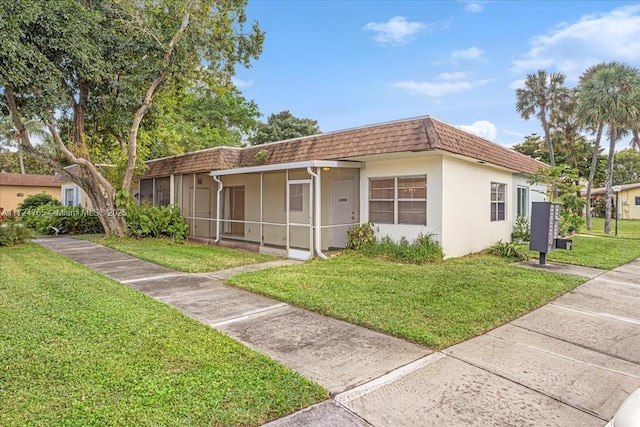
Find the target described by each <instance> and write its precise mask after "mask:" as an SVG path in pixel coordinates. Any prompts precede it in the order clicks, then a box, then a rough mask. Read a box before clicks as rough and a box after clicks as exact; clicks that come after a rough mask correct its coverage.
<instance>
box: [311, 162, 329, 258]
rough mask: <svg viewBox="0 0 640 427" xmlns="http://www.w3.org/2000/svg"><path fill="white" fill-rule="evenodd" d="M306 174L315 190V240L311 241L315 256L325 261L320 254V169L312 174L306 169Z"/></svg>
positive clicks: (323, 255) (324, 256)
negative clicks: (313, 245) (309, 176)
mask: <svg viewBox="0 0 640 427" xmlns="http://www.w3.org/2000/svg"><path fill="white" fill-rule="evenodd" d="M307 172H308V173H309V175H311V176H312V177H313V179H312V180H311V181H312V184H313V187H314V190H315V191H314V192H315V197H314V198H315V199H316V202H315V204H314V206H313V207H314V208H315V212H314V215H313V216H314V221H315V227H314V228H315V230H314V231H315V238H314V239H313V240H314V244H315V252H316V255H318V256H319V257H320V258H322V259H327V256H326V255H325V254H323V253H322V203H321V202H320V200H321V198H322V191H321V190H322V188H321V183H320V174H321V172H320V168H316V172H315V173H314V172H313V170H312V169H311V167H308V168H307Z"/></svg>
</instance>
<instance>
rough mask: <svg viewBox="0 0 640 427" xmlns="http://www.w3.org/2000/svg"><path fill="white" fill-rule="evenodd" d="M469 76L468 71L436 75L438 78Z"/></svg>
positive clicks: (453, 78)
mask: <svg viewBox="0 0 640 427" xmlns="http://www.w3.org/2000/svg"><path fill="white" fill-rule="evenodd" d="M466 77H467V73H462V72H457V73H440V74H438V75H437V76H436V79H438V80H462V79H464V78H466Z"/></svg>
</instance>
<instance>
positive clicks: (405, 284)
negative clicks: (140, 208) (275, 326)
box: [228, 253, 585, 348]
mask: <svg viewBox="0 0 640 427" xmlns="http://www.w3.org/2000/svg"><path fill="white" fill-rule="evenodd" d="M584 281H585V279H582V278H577V277H571V276H564V275H559V274H552V273H547V272H542V271H535V270H530V269H524V268H520V267H516V266H513V265H510V261H508V260H505V259H502V258H499V257H494V256H490V255H473V256H467V257H463V258H457V259H450V260H446V261H443V262H439V263H435V264H427V265H409V264H398V263H393V262H388V261H382V260H373V259H370V258H365V257H361V256H358V255H356V254H353V253H344V254H342V255H339V256H336V257H335V258H333V259H331V260H329V261H311V262H307V263H305V264H302V265H297V266H291V267H285V268H278V269H272V270H263V271H259V272H253V273H245V274H242V275H239V276H234V277H232V278H230V279H228V283H229V284H231V285H233V286H238V287H241V288H245V289H248V290H251V291H254V292H258V293H261V294H265V295H268V296H271V297H274V298H277V299H280V300H283V301H287V302H289V303H292V304H294V305H297V306H301V307H305V308H308V309H310V310H313V311H316V312H319V313H323V314H326V315H328V316H331V317H336V318H339V319H343V320H346V321H348V322H351V323H356V324H359V325H363V326H366V327H369V328H372V329H376V330H380V331H383V332H386V333H389V334H392V335H396V336H399V337H402V338H405V339H408V340H411V341H415V342H418V343H422V344H425V345H427V346H430V347H433V348H444V347H447V346H450V345H452V344H454V343H456V342H459V341H462V340H465V339H467V338H470V337H472V336H475V335H478V334H481V333H483V332H485V331H487V330H490V329H492V328H494V327H496V326H499V325H502V324H504V323H505V322H508V321H510V320H513V319H515V318H517V317H519V316H521V315H523V314H524V313H527V312H528V311H530V310H532V309H534V308H536V307H539V306H540V305H542V304H544V303H546V302H548V301H549V300H551V299H553V298H555V297H556V296H558V295H561V294H563V293H565V292H567V291H568V290H570V289H573V288H574V287H576V286H578V285H579V284H581V283H583V282H584Z"/></svg>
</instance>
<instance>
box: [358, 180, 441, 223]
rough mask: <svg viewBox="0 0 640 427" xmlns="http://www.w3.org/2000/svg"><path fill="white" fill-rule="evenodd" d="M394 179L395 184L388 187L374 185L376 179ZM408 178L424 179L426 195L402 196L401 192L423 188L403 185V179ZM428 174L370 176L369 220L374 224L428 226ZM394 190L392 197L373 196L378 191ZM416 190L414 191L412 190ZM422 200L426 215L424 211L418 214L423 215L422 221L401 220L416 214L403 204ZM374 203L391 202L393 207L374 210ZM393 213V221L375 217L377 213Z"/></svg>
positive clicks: (381, 192)
mask: <svg viewBox="0 0 640 427" xmlns="http://www.w3.org/2000/svg"><path fill="white" fill-rule="evenodd" d="M390 180H392V181H393V186H390V185H387V186H386V187H376V186H374V184H373V183H374V182H376V181H390ZM408 180H424V197H401V196H402V194H401V193H405V190H406V192H409V193H414V192H415V191H416V190H415V189H418V191H419V189H421V188H422V185H417V186H416V185H413V186H403V185H402V184H403V182H402V181H408ZM427 185H428V180H427V175H399V176H385V177H370V178H369V191H368V200H367V202H368V209H369V221H370V222H372V223H374V224H390V225H419V226H426V225H427V201H428V200H427V199H428V196H427ZM390 190H391V191H392V193H393V196H392V197H373V196H374V192H376V191H377V192H378V193H380V194H384V193H385V192H386V193H387V194H389V191H390ZM411 190H414V191H411ZM412 202H413V203H415V202H422V203H423V207H424V216H423V215H422V212H419V213H418V214H419V215H420V216H421V222H420V223H416V222H406V221H401V217H403V216H407V215H412V214H415V212H411V210H410V209H409V210H402V206H403V205H409V204H410V203H412ZM374 203H387V204H389V203H391V206H392V208H391V209H388V210H386V211H384V210H379V211H372V204H374ZM389 213H391V214H392V216H393V221H392V222H391V221H389V220H387V219H385V220H381V219H379V218H374V216H375V214H387V215H388V214H389Z"/></svg>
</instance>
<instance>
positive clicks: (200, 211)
mask: <svg viewBox="0 0 640 427" xmlns="http://www.w3.org/2000/svg"><path fill="white" fill-rule="evenodd" d="M210 193H211V191H210V190H209V189H208V188H202V187H198V188H196V194H195V198H196V199H195V206H194V200H193V187H189V209H191V206H194V207H195V212H193V213H192V214H191V216H192V217H194V219H193V220H192V221H193V222H192V223H191V234H192V235H193V236H198V237H211V235H212V234H211V230H210V224H211V221H208V220H206V219H203V218H211V196H210Z"/></svg>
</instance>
